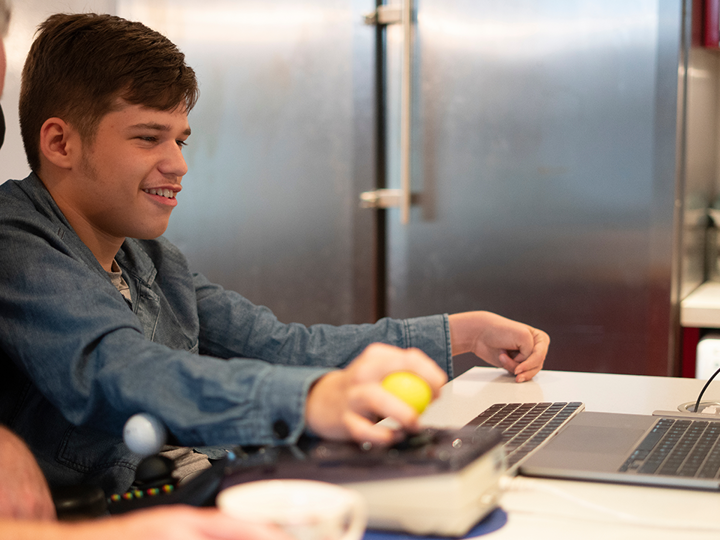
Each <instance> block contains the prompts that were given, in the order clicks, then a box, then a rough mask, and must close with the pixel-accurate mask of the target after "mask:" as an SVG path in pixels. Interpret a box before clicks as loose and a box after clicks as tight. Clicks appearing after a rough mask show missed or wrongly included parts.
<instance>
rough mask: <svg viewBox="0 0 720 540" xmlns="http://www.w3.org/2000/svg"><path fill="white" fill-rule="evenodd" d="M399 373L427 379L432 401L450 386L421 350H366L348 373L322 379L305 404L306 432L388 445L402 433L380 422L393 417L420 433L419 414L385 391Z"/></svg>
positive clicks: (379, 347)
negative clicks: (390, 377)
mask: <svg viewBox="0 0 720 540" xmlns="http://www.w3.org/2000/svg"><path fill="white" fill-rule="evenodd" d="M396 371H411V372H413V373H415V374H417V375H418V376H419V377H421V378H423V379H425V380H426V381H427V382H428V385H429V386H430V389H431V391H432V394H433V398H434V397H436V396H437V395H439V393H440V388H441V387H442V385H443V384H445V382H446V381H447V375H446V374H445V372H444V371H442V370H441V369H440V368H439V367H438V366H437V364H435V362H433V361H432V360H430V358H428V357H427V356H426V355H425V354H424V353H422V352H421V351H419V350H417V349H407V350H405V349H399V348H397V347H393V346H390V345H382V344H374V345H370V346H368V347H367V348H366V349H365V350H364V351H363V352H362V354H360V356H358V357H357V358H356V359H355V360H354V361H353V362H352V363H351V364H350V365H349V366H348V367H347V368H345V369H342V370H338V371H334V372H330V373H328V374H327V375H324V376H323V377H321V378H320V379H319V380H318V381H317V382H316V383H315V384H314V386H313V387H312V388H311V389H310V392H309V394H308V397H307V400H306V404H305V420H306V422H307V425H308V427H309V428H310V429H311V430H312V431H313V432H315V433H316V434H317V435H320V436H321V437H325V438H330V439H348V438H350V439H354V440H356V441H359V442H365V441H370V442H373V443H377V444H389V443H391V442H393V441H395V440H397V439H398V437H399V434H398V433H397V432H395V430H393V429H391V428H389V427H388V426H386V425H376V422H377V420H378V419H380V418H387V417H389V418H392V419H394V420H395V421H397V423H398V424H399V425H400V427H401V428H402V430H404V431H410V432H413V431H417V429H418V415H417V413H416V411H415V410H414V409H413V408H412V407H411V406H409V405H408V404H407V403H405V402H403V401H402V400H400V399H398V398H397V397H395V396H394V395H392V394H390V393H389V392H387V391H386V390H385V389H383V388H382V386H381V383H382V381H383V379H384V378H385V377H386V376H387V375H389V374H390V373H393V372H396Z"/></svg>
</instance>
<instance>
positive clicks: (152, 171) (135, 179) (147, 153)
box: [58, 102, 190, 243]
mask: <svg viewBox="0 0 720 540" xmlns="http://www.w3.org/2000/svg"><path fill="white" fill-rule="evenodd" d="M189 135H190V127H189V124H188V119H187V113H186V112H185V110H184V109H183V108H182V107H179V108H177V109H175V110H172V111H159V110H156V109H150V108H148V107H145V106H142V105H130V104H128V103H126V102H122V103H121V107H120V108H119V109H116V110H114V111H111V112H110V113H108V114H107V115H105V116H104V117H103V118H102V120H101V121H100V123H99V124H98V127H97V131H96V133H95V136H94V138H93V139H92V141H81V142H80V147H81V152H79V153H77V154H76V156H77V158H76V159H75V162H74V164H73V174H72V179H70V180H69V181H70V182H72V185H70V184H68V185H66V186H65V189H63V197H62V202H60V201H58V203H59V205H60V206H61V208H62V210H63V213H65V215H66V217H67V218H68V220H69V221H70V222H71V224H72V225H73V227H74V228H75V229H76V232H78V233H79V234H80V236H81V238H83V236H84V235H85V234H93V235H94V236H95V237H96V239H97V240H100V241H103V240H102V239H104V240H106V241H109V242H114V243H117V242H118V241H119V242H120V243H122V241H123V240H124V239H125V238H126V237H130V238H141V239H149V238H156V237H158V236H160V235H161V234H163V233H164V232H165V229H166V228H167V226H168V220H169V218H170V213H171V212H172V210H173V208H175V206H176V205H177V199H176V195H177V194H178V193H179V192H180V189H181V185H180V184H181V181H182V177H183V176H184V175H185V173H186V172H187V165H186V164H185V159H184V157H183V155H182V147H183V146H184V144H185V140H186V139H187V138H188V137H189ZM76 136H78V137H79V135H77V134H76ZM81 230H82V233H84V234H82V233H81ZM83 241H85V239H84V238H83ZM86 243H87V242H86Z"/></svg>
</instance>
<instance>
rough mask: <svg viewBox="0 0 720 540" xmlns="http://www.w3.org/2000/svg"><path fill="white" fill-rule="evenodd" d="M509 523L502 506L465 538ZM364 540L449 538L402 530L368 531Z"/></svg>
mask: <svg viewBox="0 0 720 540" xmlns="http://www.w3.org/2000/svg"><path fill="white" fill-rule="evenodd" d="M505 523H507V514H506V513H505V511H504V510H503V509H502V508H496V509H495V510H493V511H492V512H490V513H489V514H488V515H487V516H485V519H483V520H482V521H481V522H480V523H478V524H477V525H475V526H474V527H473V528H472V529H470V532H469V533H467V534H466V535H465V536H464V537H463V538H473V537H475V536H482V535H484V534H488V533H491V532H494V531H497V530H498V529H500V528H502V527H503V526H504V525H505ZM363 540H447V538H445V537H443V536H414V535H412V534H408V533H402V532H400V533H399V532H389V531H372V530H369V531H366V532H365V536H364V537H363Z"/></svg>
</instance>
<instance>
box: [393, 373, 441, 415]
mask: <svg viewBox="0 0 720 540" xmlns="http://www.w3.org/2000/svg"><path fill="white" fill-rule="evenodd" d="M382 387H383V388H384V389H385V390H387V391H388V392H390V393H391V394H393V395H394V396H396V397H398V398H400V399H402V400H403V401H404V402H405V403H407V404H408V405H410V406H411V407H412V408H414V409H415V410H416V411H417V413H418V414H421V413H422V412H423V411H424V410H425V408H426V407H427V406H428V405H429V404H430V400H431V399H432V390H431V389H430V385H429V384H428V383H427V382H425V380H424V379H423V378H421V377H419V376H417V375H415V374H414V373H411V372H409V371H396V372H395V373H391V374H390V375H388V376H387V377H385V379H383V382H382Z"/></svg>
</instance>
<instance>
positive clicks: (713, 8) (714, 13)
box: [702, 0, 720, 49]
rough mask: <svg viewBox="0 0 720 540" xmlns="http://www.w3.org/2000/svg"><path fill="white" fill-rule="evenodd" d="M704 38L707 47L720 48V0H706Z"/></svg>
mask: <svg viewBox="0 0 720 540" xmlns="http://www.w3.org/2000/svg"><path fill="white" fill-rule="evenodd" d="M704 4H705V6H704V10H703V11H704V12H703V39H702V43H703V45H704V46H705V47H710V48H713V49H717V48H720V0H705V2H704Z"/></svg>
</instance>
